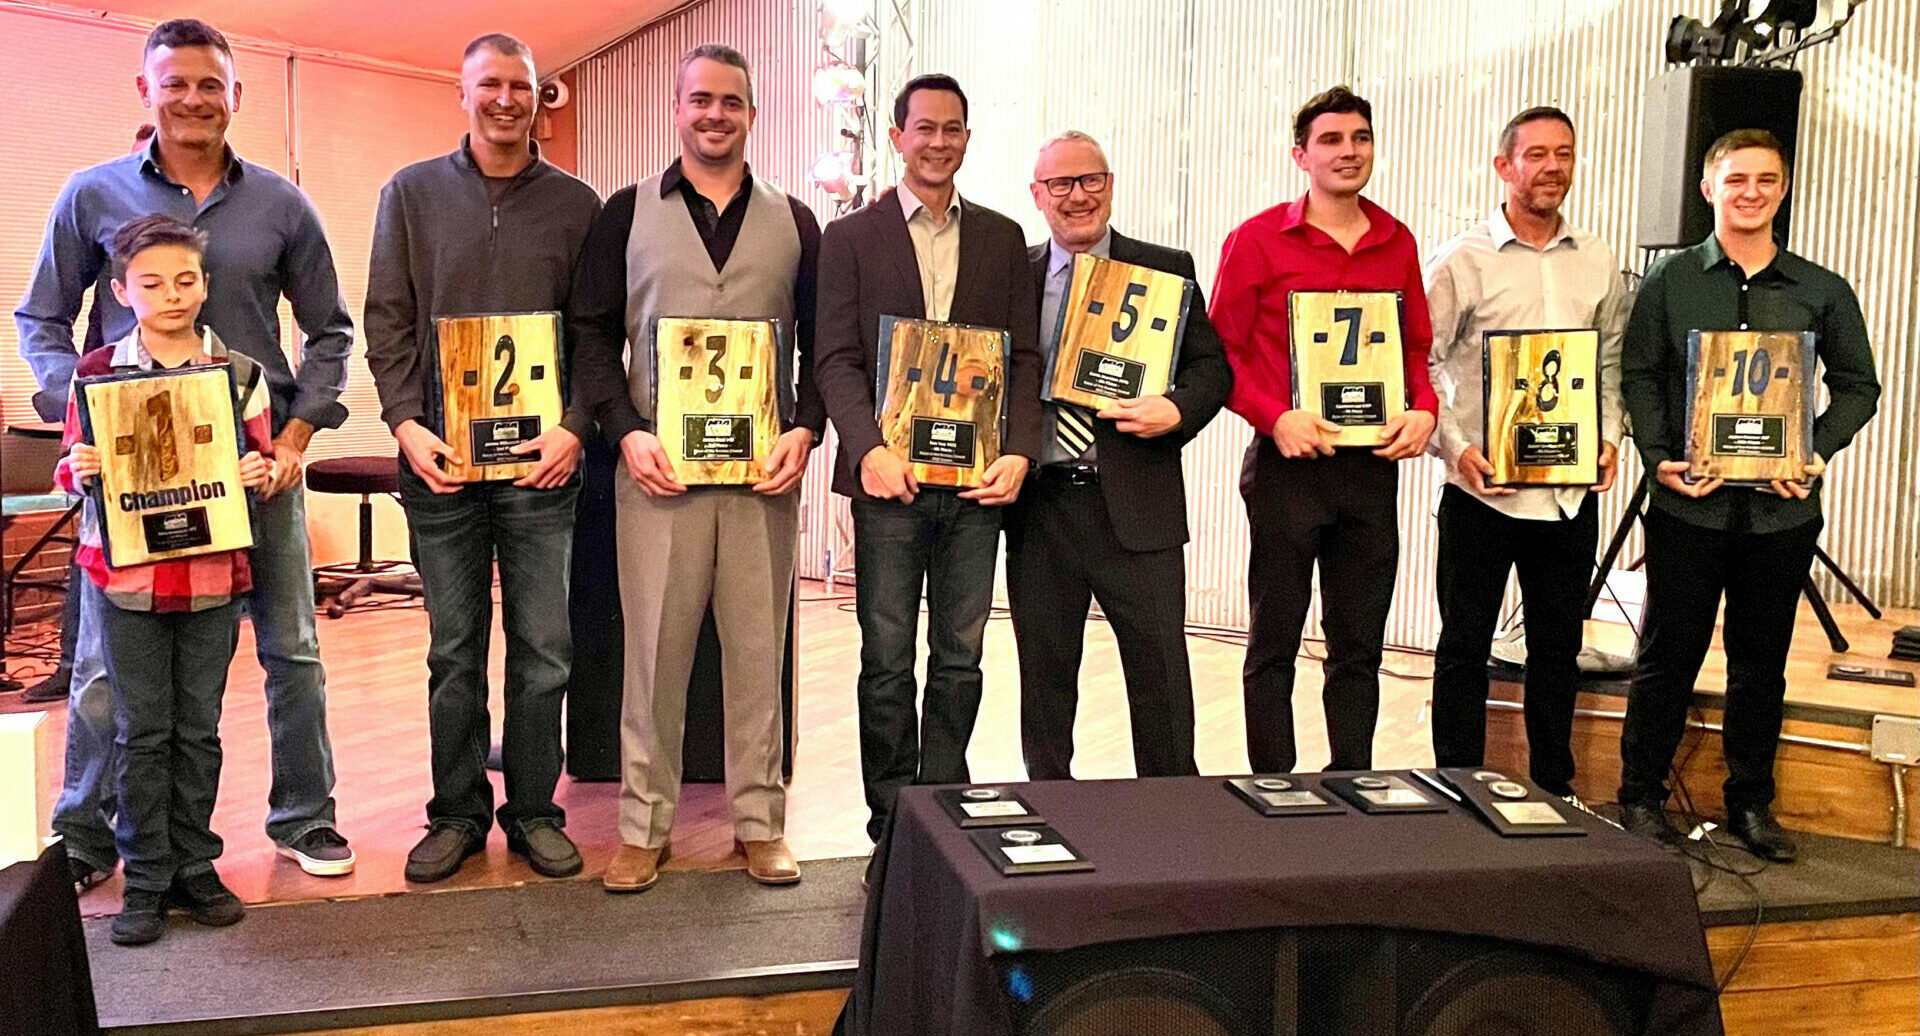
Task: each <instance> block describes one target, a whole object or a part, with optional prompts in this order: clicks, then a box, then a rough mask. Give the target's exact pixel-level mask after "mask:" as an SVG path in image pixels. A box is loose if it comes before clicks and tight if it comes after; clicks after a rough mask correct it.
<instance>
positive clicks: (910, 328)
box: [874, 316, 1008, 489]
mask: <svg viewBox="0 0 1920 1036" xmlns="http://www.w3.org/2000/svg"><path fill="white" fill-rule="evenodd" d="M1007 337H1008V336H1007V332H1005V331H1002V330H999V329H997V328H989V327H973V326H970V325H966V324H947V323H941V322H939V321H935V320H910V319H907V318H906V317H892V316H883V317H881V318H880V350H879V353H880V354H879V356H878V361H879V362H878V365H877V367H878V379H879V384H878V385H877V386H876V387H875V394H874V398H875V399H876V400H877V404H876V406H875V410H876V414H875V416H876V417H877V419H878V420H879V423H880V435H881V438H882V439H883V440H884V441H885V442H886V444H887V449H888V450H889V451H890V452H892V454H893V455H894V456H896V457H899V458H900V459H902V460H904V461H906V462H907V463H908V464H910V465H912V468H913V477H914V478H915V479H916V480H917V481H919V483H920V484H921V485H923V486H950V487H956V488H961V489H972V488H974V487H976V486H978V485H980V480H981V476H982V474H984V473H985V471H986V470H987V467H988V465H991V464H992V463H993V462H994V461H996V460H999V459H1000V433H1001V426H1002V425H1003V424H1004V422H1005V420H1006V381H1007V378H1006V372H1007V350H1008V342H1007Z"/></svg>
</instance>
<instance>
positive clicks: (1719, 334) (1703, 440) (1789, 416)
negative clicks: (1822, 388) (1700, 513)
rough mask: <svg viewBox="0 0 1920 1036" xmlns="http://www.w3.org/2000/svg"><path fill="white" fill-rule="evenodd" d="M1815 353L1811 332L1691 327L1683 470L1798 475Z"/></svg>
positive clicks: (1740, 476)
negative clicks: (1685, 455)
mask: <svg viewBox="0 0 1920 1036" xmlns="http://www.w3.org/2000/svg"><path fill="white" fill-rule="evenodd" d="M1816 360H1817V356H1816V354H1815V352H1814V336H1813V332H1811V331H1693V332H1689V333H1688V335H1687V429H1688V435H1687V461H1688V462H1689V463H1690V464H1692V465H1693V466H1692V468H1691V469H1690V470H1689V471H1688V472H1687V477H1688V478H1689V479H1693V480H1696V481H1697V480H1700V479H1710V478H1718V479H1725V480H1726V481H1728V482H1732V483H1736V484H1752V485H1760V484H1765V483H1768V482H1772V481H1775V480H1778V481H1781V482H1800V481H1804V480H1805V479H1806V477H1807V473H1806V465H1808V464H1810V463H1812V461H1813V402H1814V398H1813V393H1812V392H1811V391H1810V388H1811V386H1812V385H1813V374H1814V364H1815V362H1816Z"/></svg>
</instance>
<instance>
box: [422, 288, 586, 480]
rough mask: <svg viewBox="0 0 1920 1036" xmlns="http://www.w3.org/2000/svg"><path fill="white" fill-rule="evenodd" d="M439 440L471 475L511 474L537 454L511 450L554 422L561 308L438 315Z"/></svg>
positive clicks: (559, 409) (521, 473)
mask: <svg viewBox="0 0 1920 1036" xmlns="http://www.w3.org/2000/svg"><path fill="white" fill-rule="evenodd" d="M433 324H434V332H435V338H436V339H437V340H438V341H437V345H438V347H439V353H440V356H439V361H440V362H439V367H440V370H439V374H440V412H441V428H440V438H441V439H443V440H445V441H446V443H447V445H449V446H451V447H453V452H454V453H455V455H456V456H457V458H458V461H459V467H458V472H459V474H461V475H463V476H465V477H466V478H468V479H471V480H474V481H490V480H496V479H517V478H523V477H525V476H526V475H528V474H530V473H531V472H532V471H533V469H534V465H536V464H537V463H538V462H539V460H540V458H539V456H538V455H536V454H532V453H514V452H513V448H514V447H515V446H518V445H520V444H521V443H524V442H531V441H532V440H534V439H537V438H539V437H540V435H541V434H542V433H544V432H546V431H547V430H548V429H550V428H552V427H553V426H555V425H557V424H559V423H560V417H561V415H562V414H563V413H564V412H565V410H566V407H565V405H564V404H563V403H562V402H561V395H560V314H558V313H553V312H547V313H487V314H477V315H473V316H449V317H440V318H438V319H436V320H435V321H434V322H433Z"/></svg>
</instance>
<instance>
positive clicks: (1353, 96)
mask: <svg viewBox="0 0 1920 1036" xmlns="http://www.w3.org/2000/svg"><path fill="white" fill-rule="evenodd" d="M1340 112H1353V113H1354V114H1356V115H1358V116H1360V117H1361V118H1363V119H1365V120H1367V128H1368V129H1372V128H1373V105H1371V104H1368V103H1367V99H1366V98H1364V97H1362V96H1360V95H1359V94H1357V93H1354V92H1353V91H1352V90H1349V89H1347V88H1346V87H1345V86H1336V87H1334V88H1333V89H1331V90H1324V91H1321V92H1320V93H1317V94H1314V95H1313V97H1312V98H1311V99H1310V100H1308V101H1307V103H1306V106H1305V107H1303V108H1301V109H1300V110H1299V111H1297V112H1294V113H1293V143H1294V145H1295V146H1296V147H1306V146H1307V138H1308V137H1309V136H1311V135H1312V133H1313V120H1315V119H1317V118H1319V117H1320V116H1322V115H1334V114H1337V113H1340Z"/></svg>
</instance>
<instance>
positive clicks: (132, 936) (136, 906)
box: [107, 889, 167, 946]
mask: <svg viewBox="0 0 1920 1036" xmlns="http://www.w3.org/2000/svg"><path fill="white" fill-rule="evenodd" d="M165 934H167V897H166V894H165V893H162V892H150V891H148V890H146V889H128V890H127V895H126V900H125V901H124V902H123V903H122V904H121V906H120V912H119V913H117V914H115V915H113V923H112V924H111V925H109V926H108V928H107V938H109V939H112V940H113V942H114V945H116V946H145V945H146V944H147V943H150V942H152V941H154V940H155V939H158V938H160V937H161V936H163V935H165Z"/></svg>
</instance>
